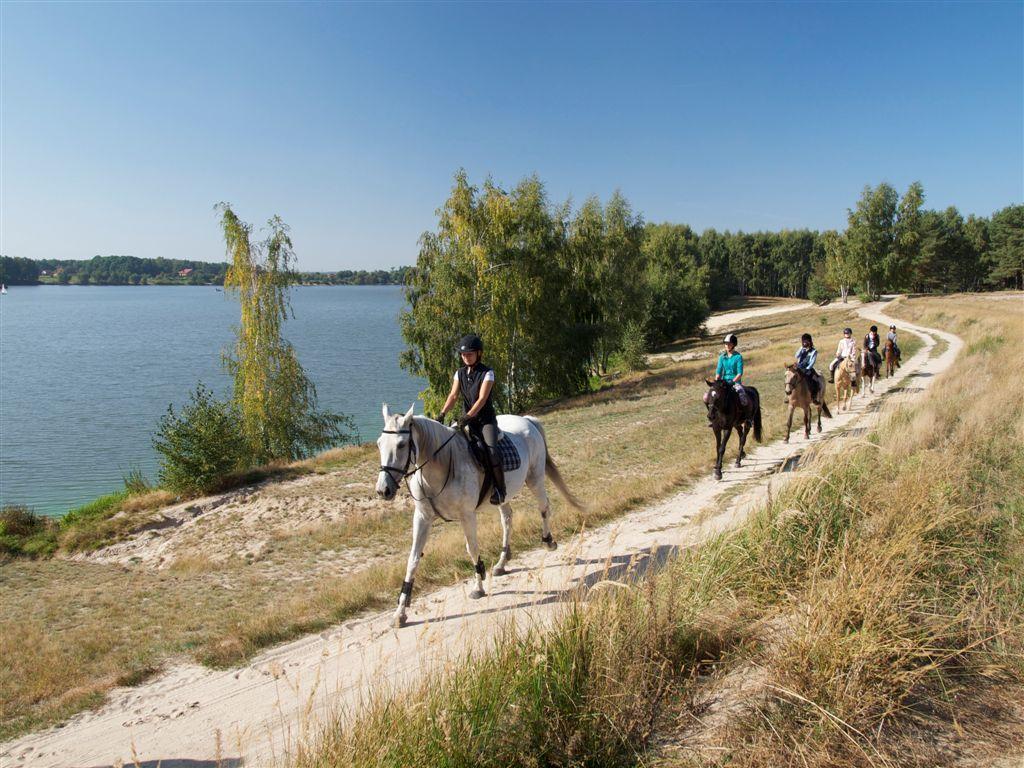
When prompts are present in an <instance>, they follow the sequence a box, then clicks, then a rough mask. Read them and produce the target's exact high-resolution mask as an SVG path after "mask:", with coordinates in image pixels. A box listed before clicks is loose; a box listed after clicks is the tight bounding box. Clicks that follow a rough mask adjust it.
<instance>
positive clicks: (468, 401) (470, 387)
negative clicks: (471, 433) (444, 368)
mask: <svg viewBox="0 0 1024 768" xmlns="http://www.w3.org/2000/svg"><path fill="white" fill-rule="evenodd" d="M489 370H491V369H490V368H488V367H487V366H486V365H484V364H483V363H477V364H476V365H474V366H473V367H472V368H470V369H468V370H467V369H466V366H464V365H463V366H460V367H459V374H458V375H459V390H460V391H461V392H462V407H463V409H464V410H465V412H466V413H469V409H470V408H472V407H473V406H474V405H476V401H477V400H479V399H480V387H482V386H483V383H484V376H486V375H487V372H488V371H489ZM493 400H494V389H493V388H492V389H491V393H490V394H489V395H488V396H487V402H486V403H484V407H483V408H481V409H480V412H479V413H478V414H477V415H476V416H475V417H474V418H473V421H475V422H477V423H478V424H495V423H497V421H498V414H497V413H495V411H494V403H493V402H492V401H493Z"/></svg>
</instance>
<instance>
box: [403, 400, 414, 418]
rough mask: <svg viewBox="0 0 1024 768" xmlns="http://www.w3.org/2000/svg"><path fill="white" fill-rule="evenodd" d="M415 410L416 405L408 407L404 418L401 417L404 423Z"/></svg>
mask: <svg viewBox="0 0 1024 768" xmlns="http://www.w3.org/2000/svg"><path fill="white" fill-rule="evenodd" d="M415 410H416V403H413V404H412V405H410V406H409V410H408V411H406V412H405V416H404V417H403V418H404V419H405V421H408V420H409V419H411V418H412V414H413V412H414V411H415Z"/></svg>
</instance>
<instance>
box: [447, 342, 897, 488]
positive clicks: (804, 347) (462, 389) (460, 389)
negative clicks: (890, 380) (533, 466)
mask: <svg viewBox="0 0 1024 768" xmlns="http://www.w3.org/2000/svg"><path fill="white" fill-rule="evenodd" d="M886 338H887V340H888V341H891V342H892V344H893V350H894V352H895V353H896V359H897V361H898V360H899V357H900V352H899V345H898V344H897V337H896V326H895V325H890V326H889V333H888V336H887V337H886ZM724 342H725V349H724V350H723V351H722V353H721V354H720V355H719V356H718V366H717V368H716V370H715V378H716V379H719V380H724V381H726V382H727V383H730V384H732V386H733V389H734V390H735V391H736V394H738V395H739V397H740V402H741V403H742V405H743V407H744V408H747V407H749V405H750V399H749V396H748V394H747V392H746V390H745V389H744V388H743V355H742V354H740V352H739V351H738V350H737V346H738V345H739V339H738V338H737V336H736V334H735V333H730V334H728V335H727V336H726V337H725V340H724ZM882 347H884V342H883V340H882V338H881V337H880V336H879V334H878V326H875V325H872V326H871V329H870V330H869V331H868V333H867V335H866V336H865V337H864V345H863V348H864V351H865V353H866V354H867V355H870V356H871V360H872V362H873V363H874V365H875V369H876V370H877V369H878V368H879V367H880V366H881V364H882V353H881V348H882ZM483 351H484V345H483V341H482V340H481V339H480V337H479V336H477V335H475V334H470V335H468V336H465V337H463V338H462V340H461V341H460V342H459V346H458V347H457V352H458V353H459V357H460V358H461V359H462V365H461V366H459V369H458V370H457V371H456V372H455V375H454V377H453V378H452V386H451V391H450V392H449V393H448V397H447V398H446V399H445V401H444V406H443V407H442V408H441V413H440V415H439V417H438V418H439V420H440V421H444V418H445V416H446V415H447V414H448V412H449V411H451V410H452V408H454V407H455V404H456V403H457V402H458V400H459V398H460V396H461V399H462V407H463V415H462V416H461V417H460V418H459V420H458V428H459V429H460V430H466V431H468V432H469V434H470V436H471V438H473V439H475V440H476V441H478V442H479V443H482V444H483V445H484V446H485V447H486V452H487V457H488V459H489V462H490V475H491V481H492V491H491V503H492V504H502V503H504V501H505V474H504V471H503V470H502V464H501V456H500V454H499V450H498V440H499V437H500V432H499V430H498V414H497V411H496V410H495V408H494V402H493V400H494V385H495V376H494V370H493V369H491V368H489V367H488V366H486V365H484V363H483ZM856 354H857V343H856V341H855V340H854V338H853V330H852V329H851V328H846V329H844V330H843V337H842V338H841V339H840V340H839V344H838V346H837V347H836V355H835V359H834V360H833V361H832V363H831V364H830V365H829V381H830V382H832V381H835V371H836V368H837V367H838V366H839V364H840V363H842V361H843V360H845V359H847V358H851V357H855V356H856ZM817 361H818V350H817V349H816V348H815V346H814V339H813V338H812V337H811V334H809V333H805V334H803V336H801V337H800V348H799V349H797V351H796V368H797V371H799V372H800V373H801V374H802V375H803V376H804V377H806V379H807V382H808V385H809V387H810V391H811V398H812V400H813V402H814V404H815V405H820V404H821V400H820V398H821V393H822V392H823V391H824V389H825V380H824V378H823V377H822V375H821V374H820V373H818V371H817V370H815V367H814V366H815V364H816V363H817ZM897 364H898V362H897ZM704 402H705V403H707V402H708V394H707V393H705V396H704Z"/></svg>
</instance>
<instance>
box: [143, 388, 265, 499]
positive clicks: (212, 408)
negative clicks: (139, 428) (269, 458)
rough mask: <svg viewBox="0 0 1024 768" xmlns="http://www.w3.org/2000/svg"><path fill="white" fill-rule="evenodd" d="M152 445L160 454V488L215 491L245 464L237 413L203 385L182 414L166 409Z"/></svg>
mask: <svg viewBox="0 0 1024 768" xmlns="http://www.w3.org/2000/svg"><path fill="white" fill-rule="evenodd" d="M153 447H154V448H155V449H156V450H157V452H158V453H159V454H160V456H161V461H160V484H161V485H162V486H164V487H165V488H167V489H168V490H171V491H176V492H179V493H206V492H209V491H213V490H216V489H217V488H218V487H219V486H220V485H221V483H222V482H223V481H224V479H225V478H226V477H227V476H228V475H230V474H231V473H232V472H235V471H237V470H239V469H244V468H246V467H247V466H248V464H249V451H248V448H247V445H246V440H245V436H244V435H243V434H242V425H241V418H240V416H239V413H238V409H237V408H235V407H234V406H233V405H232V404H231V403H229V402H226V401H223V400H218V399H217V398H216V397H214V395H213V393H212V392H211V391H210V390H209V389H208V388H207V387H206V386H204V385H203V384H202V383H200V384H199V385H198V386H196V389H195V391H194V392H193V393H192V396H191V400H190V402H189V403H188V404H187V405H185V406H184V407H182V409H181V411H180V412H175V410H174V406H172V405H169V406H167V413H166V414H164V416H163V417H162V418H161V419H160V424H159V425H158V426H157V429H156V434H155V435H154V436H153Z"/></svg>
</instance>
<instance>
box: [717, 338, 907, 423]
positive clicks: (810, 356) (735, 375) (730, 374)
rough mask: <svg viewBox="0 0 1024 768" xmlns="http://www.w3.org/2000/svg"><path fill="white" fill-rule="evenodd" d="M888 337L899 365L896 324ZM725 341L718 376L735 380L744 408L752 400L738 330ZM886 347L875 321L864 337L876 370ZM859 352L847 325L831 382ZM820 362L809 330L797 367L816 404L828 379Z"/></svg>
mask: <svg viewBox="0 0 1024 768" xmlns="http://www.w3.org/2000/svg"><path fill="white" fill-rule="evenodd" d="M886 339H887V340H888V341H891V342H892V346H893V351H894V352H895V354H896V360H897V365H899V359H900V348H899V344H898V342H897V335H896V326H895V325H890V326H889V333H888V335H887V336H886ZM724 342H725V349H724V350H723V351H722V353H721V354H719V356H718V367H717V368H716V370H715V379H716V380H722V381H725V382H727V383H730V384H732V386H733V389H734V390H735V391H736V394H737V395H739V397H740V403H741V404H742V405H743V407H744V408H747V407H749V405H750V400H749V397H748V396H747V392H746V390H745V389H744V388H743V355H741V354H740V353H739V352H738V351H737V349H736V347H737V346H738V345H739V338H737V336H736V334H735V333H730V334H728V335H726V337H725V339H724ZM882 347H884V342H883V341H882V338H881V336H879V334H878V326H877V325H872V326H871V329H870V330H869V331H868V333H867V335H866V336H865V337H864V351H865V354H867V355H870V356H871V362H872V363H873V364H874V366H875V370H878V368H879V367H880V366H881V365H882V353H881V351H880V350H881V348H882ZM856 354H857V342H856V341H855V340H854V338H853V329H852V328H844V329H843V337H842V338H841V339H840V340H839V344H838V346H837V347H836V356H835V359H834V360H833V361H832V362H831V364H830V365H829V382H834V381H835V373H836V368H838V367H839V365H840V363H842V362H843V360H846V359H847V358H856ZM817 362H818V350H817V349H816V348H815V346H814V339H813V338H812V337H811V334H809V333H805V334H804V335H803V336H801V337H800V348H799V349H797V351H796V369H797V371H798V372H799V373H800V374H801V375H802V376H804V377H805V378H806V379H807V384H808V387H809V389H810V391H811V400H812V401H813V402H814V404H815V405H820V404H821V399H820V398H821V393H822V392H824V390H825V379H824V378H823V377H822V375H821V374H820V373H818V371H817V370H816V369H815V367H814V366H815V364H816V363H817ZM709 397H710V392H706V393H705V394H704V402H705V404H707V403H708V402H709Z"/></svg>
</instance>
